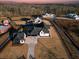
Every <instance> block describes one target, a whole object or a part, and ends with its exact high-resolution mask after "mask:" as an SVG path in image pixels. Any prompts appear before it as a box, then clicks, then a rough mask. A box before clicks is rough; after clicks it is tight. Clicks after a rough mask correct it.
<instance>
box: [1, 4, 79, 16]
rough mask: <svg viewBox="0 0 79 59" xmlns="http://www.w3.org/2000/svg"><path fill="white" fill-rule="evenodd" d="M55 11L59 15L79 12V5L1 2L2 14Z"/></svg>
mask: <svg viewBox="0 0 79 59" xmlns="http://www.w3.org/2000/svg"><path fill="white" fill-rule="evenodd" d="M45 13H54V14H56V15H57V16H60V15H64V14H67V13H76V14H79V6H75V5H71V6H69V5H63V4H59V5H58V4H46V5H29V4H15V5H13V4H12V5H11V4H0V16H27V15H42V14H45Z"/></svg>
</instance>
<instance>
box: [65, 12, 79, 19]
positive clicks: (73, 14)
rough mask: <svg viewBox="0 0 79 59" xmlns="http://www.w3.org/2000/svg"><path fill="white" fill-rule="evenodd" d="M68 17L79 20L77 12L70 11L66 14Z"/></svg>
mask: <svg viewBox="0 0 79 59" xmlns="http://www.w3.org/2000/svg"><path fill="white" fill-rule="evenodd" d="M66 17H68V18H72V19H75V20H79V16H78V15H77V14H75V13H69V14H67V15H66Z"/></svg>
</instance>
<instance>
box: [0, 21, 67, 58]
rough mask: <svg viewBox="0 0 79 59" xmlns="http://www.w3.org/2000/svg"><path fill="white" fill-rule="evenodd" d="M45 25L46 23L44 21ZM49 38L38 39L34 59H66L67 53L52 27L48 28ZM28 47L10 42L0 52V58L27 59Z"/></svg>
mask: <svg viewBox="0 0 79 59" xmlns="http://www.w3.org/2000/svg"><path fill="white" fill-rule="evenodd" d="M46 23H47V21H46ZM49 31H50V38H40V39H39V40H38V44H37V46H36V48H35V56H36V59H56V58H57V59H68V56H67V53H66V51H65V49H64V46H63V45H62V42H61V40H60V38H59V37H58V34H57V32H56V30H55V28H54V27H52V26H51V27H50V29H49ZM27 51H28V46H27V45H26V44H24V45H21V46H20V45H19V46H13V45H12V42H10V43H8V44H7V45H6V47H5V48H4V49H3V50H2V51H1V52H0V58H3V59H4V58H5V59H17V58H18V57H20V56H22V55H24V56H25V58H27Z"/></svg>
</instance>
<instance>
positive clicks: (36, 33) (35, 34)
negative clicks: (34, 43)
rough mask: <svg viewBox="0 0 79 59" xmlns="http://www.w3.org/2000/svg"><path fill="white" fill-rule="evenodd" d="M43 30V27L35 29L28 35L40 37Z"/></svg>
mask: <svg viewBox="0 0 79 59" xmlns="http://www.w3.org/2000/svg"><path fill="white" fill-rule="evenodd" d="M41 30H42V27H34V29H33V30H32V31H31V32H30V33H27V35H30V36H31V35H32V36H37V35H39V33H40V31H41Z"/></svg>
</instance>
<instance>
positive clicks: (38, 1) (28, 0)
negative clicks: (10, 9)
mask: <svg viewBox="0 0 79 59" xmlns="http://www.w3.org/2000/svg"><path fill="white" fill-rule="evenodd" d="M0 1H3V2H4V1H5V2H7V1H11V2H18V3H36V4H45V3H73V2H79V0H59V1H57V0H21V1H20V0H0Z"/></svg>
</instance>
